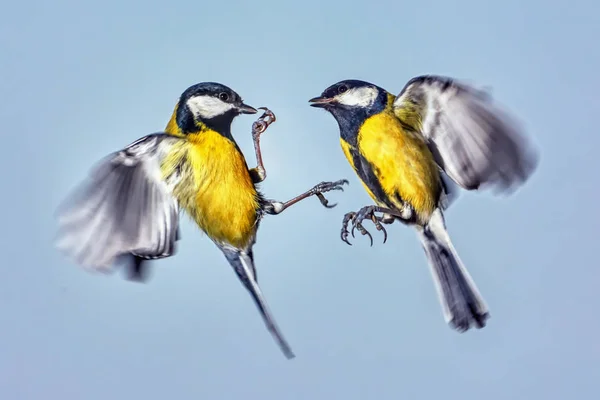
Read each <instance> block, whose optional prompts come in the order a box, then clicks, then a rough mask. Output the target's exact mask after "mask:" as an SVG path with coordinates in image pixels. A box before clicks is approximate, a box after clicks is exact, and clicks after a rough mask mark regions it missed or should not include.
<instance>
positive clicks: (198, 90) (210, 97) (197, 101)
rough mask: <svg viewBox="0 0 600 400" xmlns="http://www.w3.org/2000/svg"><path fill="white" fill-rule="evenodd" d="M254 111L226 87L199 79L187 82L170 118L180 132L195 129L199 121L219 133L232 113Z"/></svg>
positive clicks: (229, 126)
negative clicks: (194, 83) (188, 84)
mask: <svg viewBox="0 0 600 400" xmlns="http://www.w3.org/2000/svg"><path fill="white" fill-rule="evenodd" d="M256 113H257V110H256V109H255V108H254V107H251V106H249V105H247V104H244V102H243V101H242V98H241V97H240V95H239V94H237V93H236V92H234V91H233V90H232V89H230V88H229V87H227V86H225V85H222V84H220V83H215V82H202V83H198V84H196V85H193V86H190V87H189V88H187V89H186V90H185V91H184V92H183V93H182V94H181V96H180V98H179V102H178V103H177V107H176V110H175V115H174V119H175V121H174V122H175V123H176V126H177V128H179V130H180V131H181V132H182V133H184V134H185V133H191V132H196V131H198V128H199V127H202V126H203V125H204V126H207V127H209V128H211V129H214V130H216V131H218V132H220V133H229V131H230V128H231V123H232V122H233V119H234V118H235V117H237V116H238V115H240V114H256ZM170 125H171V123H169V126H170ZM167 130H168V129H167Z"/></svg>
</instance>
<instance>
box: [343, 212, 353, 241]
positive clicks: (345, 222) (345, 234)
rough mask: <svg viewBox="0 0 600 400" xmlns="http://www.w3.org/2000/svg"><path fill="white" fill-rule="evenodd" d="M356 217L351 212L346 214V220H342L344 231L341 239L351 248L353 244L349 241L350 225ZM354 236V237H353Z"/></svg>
mask: <svg viewBox="0 0 600 400" xmlns="http://www.w3.org/2000/svg"><path fill="white" fill-rule="evenodd" d="M355 215H356V213H355V212H353V211H350V212H349V213H346V215H344V219H343V220H342V231H341V235H340V236H341V238H342V241H343V242H346V243H347V244H348V245H349V246H352V243H350V242H349V241H348V233H349V232H348V223H349V222H350V221H351V220H352V219H354V216H355ZM352 236H354V235H352Z"/></svg>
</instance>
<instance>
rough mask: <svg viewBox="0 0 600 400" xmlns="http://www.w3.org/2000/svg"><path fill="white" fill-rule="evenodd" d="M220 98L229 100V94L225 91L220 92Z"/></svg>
mask: <svg viewBox="0 0 600 400" xmlns="http://www.w3.org/2000/svg"><path fill="white" fill-rule="evenodd" d="M219 99H221V100H223V101H227V100H229V95H228V94H227V93H225V92H223V93H219Z"/></svg>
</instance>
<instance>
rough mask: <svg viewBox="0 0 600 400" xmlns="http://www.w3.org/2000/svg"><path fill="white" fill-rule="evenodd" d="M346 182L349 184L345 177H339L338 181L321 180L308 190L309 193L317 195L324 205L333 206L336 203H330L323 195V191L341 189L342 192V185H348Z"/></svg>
mask: <svg viewBox="0 0 600 400" xmlns="http://www.w3.org/2000/svg"><path fill="white" fill-rule="evenodd" d="M348 184H349V182H348V180H347V179H340V180H339V181H335V182H321V183H319V184H317V185H315V187H313V188H312V189H311V190H310V191H309V193H310V194H313V195H315V196H317V197H318V198H319V201H320V202H321V204H323V206H324V207H326V208H333V207H335V206H336V205H337V203H334V204H331V205H330V204H329V200H327V199H326V198H325V196H323V193H326V192H330V191H332V190H341V191H342V192H343V191H344V188H343V186H344V185H348Z"/></svg>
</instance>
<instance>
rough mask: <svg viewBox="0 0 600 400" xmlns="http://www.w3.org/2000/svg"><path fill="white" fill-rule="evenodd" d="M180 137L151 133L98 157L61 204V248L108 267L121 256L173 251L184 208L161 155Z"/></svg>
mask: <svg viewBox="0 0 600 400" xmlns="http://www.w3.org/2000/svg"><path fill="white" fill-rule="evenodd" d="M176 140H180V139H177V138H173V137H170V136H167V135H165V134H153V135H148V136H145V137H143V138H141V139H139V140H137V141H136V142H134V143H132V144H130V145H129V146H127V147H126V148H125V149H123V150H121V151H118V152H115V153H113V154H110V155H109V156H108V157H106V158H104V159H103V160H102V161H101V162H99V163H98V165H97V166H96V168H95V169H94V170H93V171H92V173H91V174H90V175H89V177H88V178H87V179H86V180H85V181H84V182H83V183H82V184H81V185H80V186H79V187H78V188H77V189H76V190H75V192H74V193H73V194H72V195H71V196H70V197H69V198H67V200H66V201H65V202H64V203H63V204H62V205H61V207H59V210H58V213H57V214H58V221H59V234H58V238H57V247H58V248H59V249H60V250H62V251H63V252H64V253H66V254H67V255H68V256H69V257H70V258H72V259H73V260H74V261H75V262H76V263H77V264H79V265H81V266H82V267H85V268H92V269H95V270H99V271H105V272H109V271H110V270H111V269H112V266H113V264H114V263H115V261H117V259H118V258H120V257H122V256H133V257H134V258H136V259H137V261H140V260H139V259H140V258H141V259H152V258H162V257H168V256H170V255H171V254H173V253H174V251H175V243H176V240H177V239H178V222H179V212H178V211H179V210H178V204H177V201H176V200H175V198H174V197H173V195H172V193H171V189H170V185H169V184H168V183H167V182H165V181H164V180H163V179H162V174H161V160H162V159H163V157H164V154H165V152H166V151H167V150H168V148H169V147H170V146H171V145H172V143H173V142H174V141H176Z"/></svg>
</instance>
